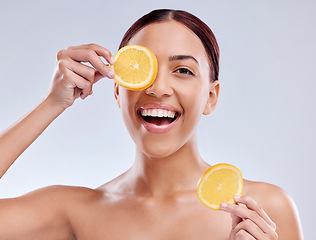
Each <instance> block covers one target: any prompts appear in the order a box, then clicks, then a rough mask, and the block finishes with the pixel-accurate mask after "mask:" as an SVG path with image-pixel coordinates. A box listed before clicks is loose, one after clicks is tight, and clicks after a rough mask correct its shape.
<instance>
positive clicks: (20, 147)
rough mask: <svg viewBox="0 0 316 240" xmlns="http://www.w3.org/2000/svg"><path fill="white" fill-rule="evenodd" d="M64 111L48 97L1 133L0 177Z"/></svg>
mask: <svg viewBox="0 0 316 240" xmlns="http://www.w3.org/2000/svg"><path fill="white" fill-rule="evenodd" d="M63 111H64V109H62V108H60V107H57V106H55V105H54V104H53V103H52V102H51V101H50V99H49V98H46V99H45V100H44V101H43V102H41V103H40V104H39V105H38V106H37V107H36V108H35V109H34V110H33V111H32V112H30V113H29V114H28V115H26V116H25V117H24V118H22V119H21V120H20V121H19V122H17V123H16V124H15V125H13V126H12V127H10V128H8V129H7V130H6V131H4V132H3V133H2V134H0V178H1V177H2V176H3V175H4V173H5V172H6V171H7V170H8V168H9V167H10V166H11V165H12V164H13V163H14V161H15V160H16V159H17V158H18V157H19V156H20V155H21V154H22V153H23V152H24V151H25V150H26V149H27V148H28V147H29V146H30V145H31V144H32V143H33V142H34V141H35V139H36V138H37V137H38V136H39V135H40V134H41V133H42V132H43V131H44V130H45V129H46V128H47V127H48V126H49V124H50V123H51V122H52V121H53V120H54V119H55V118H56V117H58V116H59V115H60V114H61V113H62V112H63Z"/></svg>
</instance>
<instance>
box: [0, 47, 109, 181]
mask: <svg viewBox="0 0 316 240" xmlns="http://www.w3.org/2000/svg"><path fill="white" fill-rule="evenodd" d="M99 56H102V57H104V58H105V59H106V60H107V61H108V62H111V61H113V60H112V55H111V53H110V52H109V51H108V50H107V49H105V48H103V47H101V46H98V45H96V44H89V45H82V46H76V47H69V48H68V49H66V50H61V51H60V52H58V54H57V62H56V68H55V72H54V76H53V80H52V83H51V87H50V91H49V93H48V95H47V97H46V98H45V100H43V101H42V102H41V103H40V104H39V105H38V106H37V107H36V108H35V109H34V110H33V111H32V112H31V113H29V114H28V115H26V116H25V117H24V118H22V119H21V120H20V121H19V122H17V123H16V124H15V125H13V126H12V127H10V128H9V129H7V130H6V131H4V132H3V133H2V134H0V178H1V177H2V176H3V174H4V173H5V172H6V171H7V170H8V168H9V167H10V166H11V165H12V164H13V162H14V161H15V160H16V159H17V158H18V157H19V156H20V155H21V154H22V153H23V152H24V151H25V149H27V148H28V147H29V146H30V145H31V144H32V143H33V142H34V140H35V139H36V138H37V137H38V136H39V135H40V134H41V133H42V132H43V131H44V130H45V129H46V128H47V127H48V125H49V124H50V123H51V122H52V121H53V120H54V119H55V118H56V117H58V116H59V115H60V114H61V113H62V112H63V111H64V110H65V109H66V108H68V107H69V106H71V105H72V104H73V102H74V101H75V99H76V98H78V97H81V98H82V99H85V98H86V97H87V96H88V95H90V94H92V85H93V84H94V83H95V82H97V81H98V80H99V79H101V78H102V77H105V76H106V77H108V78H113V77H114V76H113V74H111V71H110V69H109V67H108V66H107V65H105V64H104V63H103V61H102V60H101V59H100V57H99ZM81 62H89V63H90V64H91V65H92V66H93V67H94V68H92V67H89V66H86V65H84V64H82V63H81Z"/></svg>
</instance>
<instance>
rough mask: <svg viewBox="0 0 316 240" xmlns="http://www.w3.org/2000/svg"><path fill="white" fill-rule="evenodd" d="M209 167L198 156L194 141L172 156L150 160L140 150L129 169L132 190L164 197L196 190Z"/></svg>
mask: <svg viewBox="0 0 316 240" xmlns="http://www.w3.org/2000/svg"><path fill="white" fill-rule="evenodd" d="M208 167H209V165H208V164H207V163H206V162H204V161H203V160H202V158H201V157H200V155H199V152H198V148H197V143H196V138H195V137H194V138H193V139H192V140H191V141H189V142H187V143H186V144H185V145H184V146H183V147H181V148H180V149H179V150H178V151H176V152H175V153H173V154H172V155H169V156H165V157H162V158H154V157H150V156H148V155H146V154H144V153H143V152H141V151H140V150H137V152H136V160H135V164H134V165H133V167H132V168H131V169H130V171H129V172H130V173H132V174H131V175H130V176H133V177H132V178H133V180H134V181H133V180H132V182H133V183H134V184H133V185H134V187H133V188H134V189H135V191H136V192H138V193H140V194H148V195H152V196H167V195H172V194H175V193H177V192H180V191H191V190H195V189H196V185H197V182H198V180H199V178H200V177H201V175H202V173H203V172H204V171H205V170H206V169H207V168H208Z"/></svg>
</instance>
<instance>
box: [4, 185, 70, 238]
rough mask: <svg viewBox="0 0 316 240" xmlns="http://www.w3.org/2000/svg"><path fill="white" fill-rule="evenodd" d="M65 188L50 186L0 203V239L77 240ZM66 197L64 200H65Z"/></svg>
mask: <svg viewBox="0 0 316 240" xmlns="http://www.w3.org/2000/svg"><path fill="white" fill-rule="evenodd" d="M63 192H65V189H63V187H57V186H56V187H48V188H44V189H40V190H37V191H34V192H31V193H29V194H26V195H24V196H21V197H18V198H12V199H1V200H0V239H7V240H9V239H10V240H11V239H12V240H13V239H24V240H28V239H46V240H49V239H54V240H55V239H60V240H70V239H75V238H74V237H73V235H72V234H71V226H70V224H69V221H68V217H67V214H66V211H65V208H64V206H65V204H64V203H65V202H67V199H66V197H64V196H63ZM63 198H65V199H63Z"/></svg>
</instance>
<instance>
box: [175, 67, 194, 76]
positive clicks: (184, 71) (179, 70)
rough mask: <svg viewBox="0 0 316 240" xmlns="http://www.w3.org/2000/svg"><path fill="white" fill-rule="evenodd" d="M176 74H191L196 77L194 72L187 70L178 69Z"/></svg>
mask: <svg viewBox="0 0 316 240" xmlns="http://www.w3.org/2000/svg"><path fill="white" fill-rule="evenodd" d="M175 72H177V73H180V74H189V75H192V76H194V74H193V72H191V71H190V70H189V69H187V68H179V69H177V70H176V71H175Z"/></svg>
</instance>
